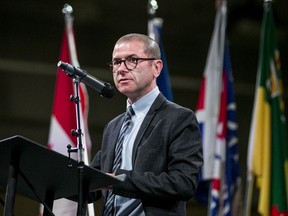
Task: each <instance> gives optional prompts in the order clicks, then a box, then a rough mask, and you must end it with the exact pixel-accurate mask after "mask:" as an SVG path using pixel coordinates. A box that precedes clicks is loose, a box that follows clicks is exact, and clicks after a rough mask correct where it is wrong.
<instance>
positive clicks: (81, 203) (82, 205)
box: [67, 75, 87, 216]
mask: <svg viewBox="0 0 288 216" xmlns="http://www.w3.org/2000/svg"><path fill="white" fill-rule="evenodd" d="M72 78H73V84H74V90H75V91H74V92H75V95H71V96H70V101H71V102H75V106H76V125H77V128H76V129H72V130H71V135H72V136H76V137H77V147H76V148H72V147H71V145H68V146H67V148H68V150H67V151H68V154H69V158H70V153H75V152H76V153H77V155H78V167H77V168H78V210H77V216H84V215H85V211H86V205H87V199H85V198H84V195H85V193H84V185H83V176H84V164H85V162H84V147H83V144H82V135H83V134H82V129H81V119H80V118H81V115H80V102H81V101H80V97H79V83H80V80H79V77H78V76H77V75H74V76H73V77H72Z"/></svg>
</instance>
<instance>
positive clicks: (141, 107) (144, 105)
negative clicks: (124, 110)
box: [126, 86, 160, 116]
mask: <svg viewBox="0 0 288 216" xmlns="http://www.w3.org/2000/svg"><path fill="white" fill-rule="evenodd" d="M159 93H160V91H159V88H158V86H156V87H155V88H154V89H153V90H152V91H150V92H149V93H147V94H146V95H144V96H143V97H141V98H140V99H138V100H137V101H136V102H135V103H133V104H132V108H133V110H134V112H135V115H136V116H137V114H138V115H139V114H140V113H143V112H144V113H145V114H146V113H147V112H148V110H149V109H150V107H151V105H152V104H153V102H154V100H155V99H156V97H157V96H158V94H159ZM130 105H131V104H130V103H129V101H128V99H127V102H126V106H127V107H128V106H130Z"/></svg>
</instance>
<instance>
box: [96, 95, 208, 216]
mask: <svg viewBox="0 0 288 216" xmlns="http://www.w3.org/2000/svg"><path fill="white" fill-rule="evenodd" d="M123 117H124V114H122V115H120V116H118V117H116V118H115V119H113V120H112V121H111V122H109V123H108V125H107V126H106V127H105V129H104V134H103V141H102V148H101V151H99V152H98V153H97V154H96V155H95V158H94V160H93V162H92V164H91V166H93V167H95V168H97V169H100V170H102V171H103V172H108V173H109V172H111V169H112V164H113V159H114V148H115V145H116V141H117V137H118V134H119V131H120V127H121V125H122V122H123ZM202 163H203V160H202V144H201V134H200V130H199V127H198V122H197V120H196V117H195V115H194V113H193V112H192V111H191V110H189V109H187V108H184V107H181V106H179V105H177V104H175V103H172V102H170V101H168V100H167V99H166V98H165V97H164V96H163V95H162V94H161V93H160V94H159V95H158V97H157V98H156V100H155V101H154V103H153V104H152V106H151V108H150V110H149V112H148V113H147V115H146V117H145V119H144V121H143V123H142V125H141V127H140V130H139V132H138V134H137V136H136V140H135V143H134V149H133V158H132V164H133V170H131V171H127V170H118V171H117V173H116V174H121V173H125V174H126V175H127V178H126V179H125V181H123V182H121V183H119V184H117V185H115V186H113V192H114V193H115V194H117V195H121V196H125V197H130V198H137V199H141V200H142V204H143V208H144V211H145V213H146V215H147V216H150V215H151V216H152V215H153V216H156V215H161V216H162V215H178V216H184V215H186V202H185V201H187V200H188V199H190V198H191V197H192V196H193V195H194V193H195V191H196V187H197V184H198V174H199V169H200V167H201V166H202ZM103 196H104V197H103V198H104V200H105V197H106V191H103Z"/></svg>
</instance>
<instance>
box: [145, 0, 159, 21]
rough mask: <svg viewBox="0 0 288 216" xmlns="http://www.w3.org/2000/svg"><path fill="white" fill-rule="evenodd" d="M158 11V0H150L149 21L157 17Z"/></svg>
mask: <svg viewBox="0 0 288 216" xmlns="http://www.w3.org/2000/svg"><path fill="white" fill-rule="evenodd" d="M157 9H158V3H157V1H156V0H148V4H147V13H148V15H149V19H153V18H154V17H155V16H156V11H157Z"/></svg>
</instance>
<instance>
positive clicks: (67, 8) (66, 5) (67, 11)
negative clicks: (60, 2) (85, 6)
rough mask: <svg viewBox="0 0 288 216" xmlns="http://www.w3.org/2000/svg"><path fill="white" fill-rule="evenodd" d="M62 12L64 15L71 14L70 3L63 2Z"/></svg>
mask: <svg viewBox="0 0 288 216" xmlns="http://www.w3.org/2000/svg"><path fill="white" fill-rule="evenodd" d="M62 13H63V14H65V15H71V14H72V13H73V8H72V6H71V5H69V4H65V5H64V7H63V9H62Z"/></svg>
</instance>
